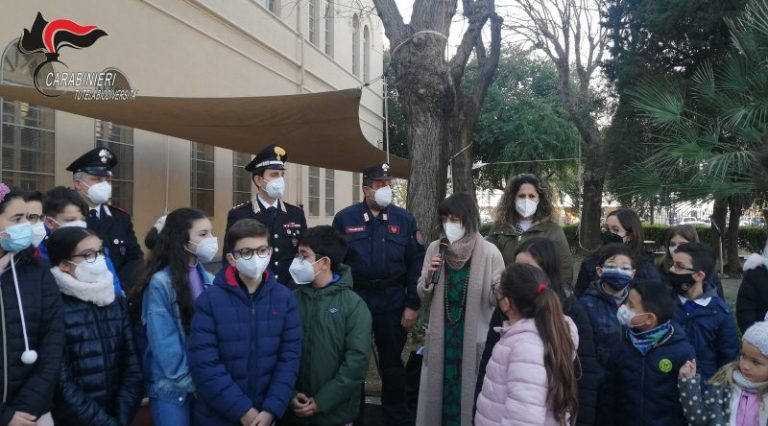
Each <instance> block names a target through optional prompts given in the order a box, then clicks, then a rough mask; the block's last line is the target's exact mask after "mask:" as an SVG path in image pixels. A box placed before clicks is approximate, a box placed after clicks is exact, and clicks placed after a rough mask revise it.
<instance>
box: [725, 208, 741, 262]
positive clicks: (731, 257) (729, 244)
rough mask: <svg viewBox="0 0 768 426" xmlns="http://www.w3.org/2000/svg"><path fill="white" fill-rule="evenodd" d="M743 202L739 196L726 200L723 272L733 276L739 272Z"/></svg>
mask: <svg viewBox="0 0 768 426" xmlns="http://www.w3.org/2000/svg"><path fill="white" fill-rule="evenodd" d="M743 205H744V203H743V201H742V200H741V198H740V197H730V198H729V200H728V210H729V212H730V216H729V217H728V233H727V237H726V239H725V241H726V245H725V258H726V259H727V260H728V261H727V263H726V264H725V272H726V273H727V274H728V275H729V276H731V277H733V276H738V275H739V273H740V272H741V260H740V259H739V221H740V220H741V213H742V211H743V209H742V207H743Z"/></svg>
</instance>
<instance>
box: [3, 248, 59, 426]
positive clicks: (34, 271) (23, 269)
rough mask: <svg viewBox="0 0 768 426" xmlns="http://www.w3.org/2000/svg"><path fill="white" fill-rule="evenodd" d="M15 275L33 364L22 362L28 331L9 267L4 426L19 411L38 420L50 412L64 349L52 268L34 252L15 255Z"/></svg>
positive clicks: (5, 284)
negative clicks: (40, 260) (34, 358)
mask: <svg viewBox="0 0 768 426" xmlns="http://www.w3.org/2000/svg"><path fill="white" fill-rule="evenodd" d="M15 256H16V274H17V277H18V282H19V286H18V288H19V291H20V293H21V303H22V306H23V310H24V318H25V319H26V326H27V336H28V337H29V347H30V349H31V350H34V351H37V361H36V362H35V363H34V364H24V363H22V362H21V354H22V353H23V352H24V349H25V347H24V333H23V332H22V326H21V311H20V309H19V302H18V299H17V294H16V287H15V286H14V284H13V274H12V271H11V270H10V268H9V269H8V270H6V271H5V272H3V274H2V276H0V306H2V309H1V310H0V318H2V321H0V334H2V337H0V370H2V371H0V389H1V391H0V393H2V399H3V400H4V401H5V403H0V424H2V425H5V424H8V423H9V422H10V421H11V418H13V416H14V414H15V413H16V412H17V411H22V412H25V413H29V414H32V415H33V416H35V417H38V416H40V415H42V414H45V413H47V412H49V411H50V410H51V405H52V403H53V393H54V391H55V389H56V381H57V379H58V377H59V367H60V365H61V354H62V348H63V346H64V322H63V321H62V308H61V295H60V294H59V289H58V287H56V283H55V282H54V280H53V276H52V275H51V272H50V271H49V270H48V268H47V267H44V266H42V265H40V264H39V262H38V261H37V260H35V259H33V258H32V255H31V249H30V250H25V251H24V252H19V253H17V254H16V255H15Z"/></svg>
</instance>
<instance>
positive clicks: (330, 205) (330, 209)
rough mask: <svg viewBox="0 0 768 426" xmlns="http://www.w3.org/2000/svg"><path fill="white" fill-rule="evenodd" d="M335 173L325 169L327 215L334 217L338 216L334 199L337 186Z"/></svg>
mask: <svg viewBox="0 0 768 426" xmlns="http://www.w3.org/2000/svg"><path fill="white" fill-rule="evenodd" d="M335 175H336V174H335V173H334V171H333V169H325V215H326V216H333V215H335V214H336V205H335V204H334V202H333V199H334V194H335V190H334V185H335V184H336V179H335Z"/></svg>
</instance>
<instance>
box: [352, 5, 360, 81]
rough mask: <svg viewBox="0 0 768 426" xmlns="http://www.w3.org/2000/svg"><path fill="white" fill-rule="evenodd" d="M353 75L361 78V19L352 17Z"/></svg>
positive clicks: (355, 16)
mask: <svg viewBox="0 0 768 426" xmlns="http://www.w3.org/2000/svg"><path fill="white" fill-rule="evenodd" d="M352 74H354V75H356V76H358V77H360V19H359V18H358V17H357V15H354V16H352Z"/></svg>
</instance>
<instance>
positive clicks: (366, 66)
mask: <svg viewBox="0 0 768 426" xmlns="http://www.w3.org/2000/svg"><path fill="white" fill-rule="evenodd" d="M370 79H371V32H370V31H369V30H368V27H367V26H366V27H365V28H363V81H366V82H367V81H368V80H370Z"/></svg>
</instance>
